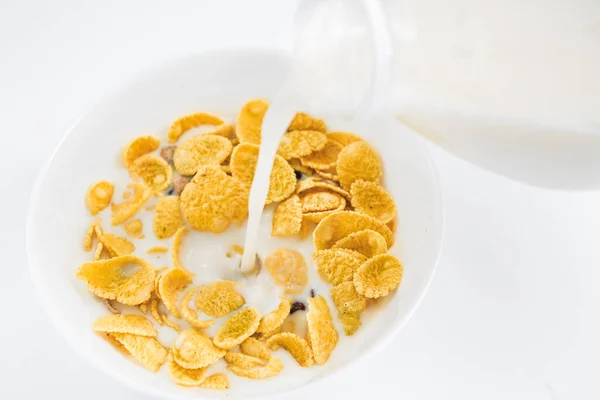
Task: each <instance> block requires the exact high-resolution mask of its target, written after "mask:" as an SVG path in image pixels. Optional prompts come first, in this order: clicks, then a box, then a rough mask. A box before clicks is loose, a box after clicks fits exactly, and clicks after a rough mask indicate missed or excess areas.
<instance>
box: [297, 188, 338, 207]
mask: <svg viewBox="0 0 600 400" xmlns="http://www.w3.org/2000/svg"><path fill="white" fill-rule="evenodd" d="M301 200H302V212H303V213H312V212H320V211H331V210H336V209H338V208H339V207H340V205H342V204H343V206H342V207H345V206H346V200H345V199H344V198H343V197H342V196H341V195H339V194H338V193H335V192H328V191H325V190H319V191H316V190H315V191H311V192H309V193H306V194H303V195H302V197H301ZM342 209H343V208H342Z"/></svg>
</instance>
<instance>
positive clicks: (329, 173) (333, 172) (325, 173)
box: [316, 168, 340, 182]
mask: <svg viewBox="0 0 600 400" xmlns="http://www.w3.org/2000/svg"><path fill="white" fill-rule="evenodd" d="M316 173H317V174H318V175H319V176H320V177H322V178H325V179H329V180H330V181H334V182H339V181H340V177H339V175H338V174H337V169H336V168H329V169H320V170H318V171H316Z"/></svg>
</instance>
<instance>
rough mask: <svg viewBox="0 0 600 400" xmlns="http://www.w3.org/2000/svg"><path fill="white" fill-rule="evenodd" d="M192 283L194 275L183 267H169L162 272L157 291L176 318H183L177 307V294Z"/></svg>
mask: <svg viewBox="0 0 600 400" xmlns="http://www.w3.org/2000/svg"><path fill="white" fill-rule="evenodd" d="M190 283H192V275H191V274H190V273H189V272H187V271H186V270H184V269H182V268H169V269H168V270H167V271H165V272H163V273H162V274H161V278H160V280H159V281H158V290H157V291H156V293H157V294H158V295H159V297H160V298H161V300H162V301H163V303H164V305H165V307H167V310H169V312H170V313H171V314H173V316H174V317H175V318H181V312H180V311H179V309H178V308H177V294H178V292H179V291H181V290H183V289H185V288H186V287H187V286H188V285H189V284H190Z"/></svg>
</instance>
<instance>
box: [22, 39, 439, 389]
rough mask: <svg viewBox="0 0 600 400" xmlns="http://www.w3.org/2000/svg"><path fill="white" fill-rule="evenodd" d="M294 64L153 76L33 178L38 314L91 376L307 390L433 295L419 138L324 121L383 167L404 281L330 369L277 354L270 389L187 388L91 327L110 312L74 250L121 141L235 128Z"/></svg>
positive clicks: (434, 191)
mask: <svg viewBox="0 0 600 400" xmlns="http://www.w3.org/2000/svg"><path fill="white" fill-rule="evenodd" d="M289 66H290V59H289V58H288V56H287V55H286V54H285V53H280V52H276V51H269V50H227V51H225V50H224V51H214V52H208V53H203V54H199V55H196V56H191V57H188V58H185V59H181V60H178V61H177V62H174V63H172V64H170V65H167V66H165V67H162V68H159V69H156V70H153V71H151V72H150V73H148V74H146V75H144V76H142V77H140V78H138V79H137V80H136V81H135V82H133V83H132V84H130V85H129V86H127V87H125V88H123V89H122V90H120V91H119V92H118V93H115V94H114V95H112V96H111V97H110V98H107V99H105V100H104V101H103V102H101V103H100V104H98V105H97V106H96V107H95V108H93V110H91V112H90V113H88V114H87V115H85V116H83V117H82V118H81V119H79V120H78V121H77V123H76V124H75V125H74V126H73V127H72V128H71V129H70V130H69V132H68V133H67V134H66V135H65V137H64V138H63V139H62V141H61V143H60V144H59V146H58V147H57V149H56V151H55V152H54V155H53V156H52V158H51V160H50V161H49V162H48V164H47V165H46V167H45V168H44V170H43V171H42V173H41V174H40V176H39V178H38V181H37V184H36V186H35V190H34V192H33V195H32V199H31V205H30V211H29V216H28V220H27V244H28V257H29V264H30V271H31V276H32V278H33V281H34V283H35V286H36V289H37V293H38V295H39V297H40V299H41V301H42V303H43V306H44V308H45V310H46V312H47V313H48V315H49V316H50V319H51V320H52V322H53V324H54V325H55V326H56V327H57V329H58V331H59V332H60V333H61V334H62V336H63V337H64V338H65V340H66V341H67V342H68V343H69V344H70V345H71V346H72V348H74V349H75V350H76V351H77V352H78V353H79V354H81V355H82V356H83V357H84V358H86V359H87V360H89V361H90V362H91V363H92V364H93V365H95V366H96V367H97V368H98V369H100V370H102V371H103V372H105V373H107V374H108V375H110V376H112V377H114V378H116V379H117V380H119V381H121V382H123V383H125V384H127V385H129V386H131V387H132V388H134V389H136V390H139V391H141V392H144V393H146V394H149V395H154V396H159V397H164V398H172V399H187V398H190V399H191V398H199V397H200V398H202V397H206V398H213V397H228V398H247V397H259V396H260V397H263V398H264V397H268V396H274V395H280V394H282V393H283V392H286V391H290V390H298V389H300V388H306V387H309V386H310V385H308V383H309V382H316V381H318V380H320V379H322V378H324V377H326V376H329V375H330V374H332V373H335V372H337V371H340V370H342V369H343V368H344V367H346V366H349V365H351V364H353V363H355V362H359V361H360V362H369V361H368V360H367V359H366V356H367V355H369V354H373V353H374V352H375V351H377V350H379V349H382V348H384V347H385V346H386V345H387V344H388V343H389V342H390V341H392V340H393V339H394V338H395V337H396V335H397V334H398V332H399V331H400V330H401V329H402V327H403V326H404V325H405V324H406V323H407V321H408V320H409V319H410V317H411V315H412V314H413V313H414V311H415V310H416V309H417V307H418V305H419V303H420V302H421V300H422V298H423V296H424V294H425V292H426V290H427V288H428V286H429V283H430V281H431V278H432V276H433V273H434V270H435V267H436V263H437V259H438V254H439V251H440V247H441V241H442V229H443V216H442V203H441V195H440V191H439V187H438V182H437V176H436V173H435V171H434V168H433V165H432V163H431V161H430V159H429V155H428V153H427V150H426V149H425V147H424V145H423V144H422V142H421V139H420V138H418V137H417V135H415V134H414V133H413V132H411V131H410V130H409V129H408V128H407V127H405V126H403V125H401V124H400V123H399V122H397V121H396V120H395V119H393V118H389V119H379V120H377V121H375V122H373V121H370V122H361V123H355V122H348V121H343V120H335V119H331V118H326V119H327V123H328V125H330V126H331V127H333V128H334V129H336V130H345V131H350V132H355V133H357V134H359V135H360V136H362V137H364V138H365V139H366V140H367V141H368V142H369V144H370V145H371V146H372V147H373V148H374V149H375V150H376V151H377V152H378V153H379V155H380V157H381V159H382V162H383V167H384V169H385V175H384V176H385V182H384V183H385V186H386V188H387V190H388V191H389V193H390V194H391V195H392V196H393V197H394V199H395V201H396V205H397V209H398V229H397V231H396V234H395V244H394V246H393V247H392V248H391V249H390V250H389V252H390V253H391V254H393V255H395V256H396V257H398V258H399V259H400V260H401V261H402V263H403V265H404V276H403V279H402V283H401V285H400V287H399V288H398V289H397V291H396V292H395V293H394V294H393V295H391V296H389V297H387V298H386V299H385V300H384V301H380V302H378V304H377V306H376V307H374V310H372V312H370V314H369V315H368V316H367V318H365V321H364V324H363V326H362V327H361V329H360V330H359V331H358V332H357V333H356V334H355V335H354V336H352V337H345V336H344V335H343V332H341V333H340V341H339V343H338V346H337V348H336V349H335V350H334V352H333V353H332V354H331V357H330V359H329V361H328V362H327V363H326V364H325V365H322V366H317V367H311V368H300V367H298V366H297V365H293V364H294V360H293V359H292V358H291V357H289V356H288V355H287V354H285V355H282V356H281V359H282V360H283V361H284V365H285V368H284V369H283V372H282V373H281V374H280V375H279V376H277V377H274V378H271V379H269V380H264V381H249V380H244V379H241V378H238V377H233V378H231V388H230V389H228V390H226V391H208V390H206V389H199V388H185V387H179V386H176V385H175V384H173V383H172V382H171V381H170V379H169V377H168V376H167V374H166V372H165V371H164V369H165V368H164V367H163V370H161V371H159V373H157V374H154V373H152V372H150V371H147V370H145V369H143V368H141V367H140V366H139V365H136V363H134V362H132V361H131V360H128V359H127V358H125V357H123V356H122V355H121V354H119V353H118V352H116V351H111V349H110V346H109V345H108V344H107V343H106V342H105V341H104V340H102V339H101V338H100V337H99V336H98V335H96V334H95V333H94V332H93V331H92V329H91V328H90V327H91V324H92V322H93V321H94V320H96V319H97V318H98V317H100V316H102V315H105V314H106V313H107V312H106V309H105V308H104V307H103V305H102V304H101V303H100V302H99V301H97V299H95V298H94V297H93V296H91V295H90V293H89V292H88V290H87V289H86V287H85V284H84V283H83V282H81V281H79V280H78V279H76V277H75V270H76V268H77V267H78V266H79V265H80V264H82V263H83V262H85V261H86V260H87V259H88V258H89V255H86V253H85V252H84V251H83V248H82V246H81V243H82V241H83V235H84V232H85V230H86V228H87V226H88V225H89V219H90V217H89V215H88V212H87V209H86V207H85V201H84V194H85V192H86V191H87V189H88V187H89V185H90V184H91V183H92V182H96V181H99V180H101V179H110V180H112V181H113V182H114V183H115V186H116V187H117V188H123V187H124V186H125V185H126V183H127V181H128V176H127V174H125V173H123V172H122V171H121V169H122V166H121V155H120V149H122V148H123V146H124V145H125V143H127V142H129V141H130V140H132V139H133V138H135V137H137V136H139V135H142V134H154V135H157V136H160V137H161V138H164V137H165V135H166V132H167V129H168V127H169V125H170V123H171V122H172V121H174V120H175V119H176V118H178V117H179V116H181V115H185V114H189V113H192V112H196V111H199V110H202V111H209V112H211V113H215V114H217V115H221V116H224V117H226V118H228V119H230V120H232V121H233V120H235V118H236V114H237V112H238V110H239V109H240V107H241V106H242V105H243V104H244V103H245V102H246V101H247V100H248V99H251V98H257V97H260V98H265V99H272V98H273V97H274V96H275V95H276V94H277V90H278V88H280V87H281V86H282V84H283V82H284V80H285V77H286V73H287V71H288V69H289ZM271 212H272V211H271ZM268 213H269V211H267V212H266V214H267V215H268ZM265 218H267V217H266V216H265ZM267 225H270V224H267ZM146 226H150V225H148V224H146ZM150 230H151V229H150ZM243 232H244V230H243V226H240V227H238V228H237V231H235V232H234V233H232V235H231V236H227V238H228V239H227V240H236V241H238V242H239V243H243V238H244V236H243ZM149 233H151V232H149ZM260 235H261V242H265V244H264V245H262V248H261V247H259V252H260V251H270V250H272V249H273V248H276V247H278V246H281V244H280V243H284V242H277V240H278V239H270V226H268V227H263V226H262V225H261V233H260ZM213 236H214V237H211V238H208V237H201V238H200V239H199V240H198V241H194V244H188V245H187V248H184V249H183V252H184V253H185V254H182V259H183V260H184V261H185V262H190V263H192V262H193V261H194V260H198V259H202V257H203V254H208V253H207V252H211V251H215V249H218V248H219V246H220V245H221V244H220V241H222V239H221V238H220V237H219V236H218V235H213ZM232 238H233V239H232ZM262 238H264V239H262ZM271 242H273V243H274V244H272V243H271ZM309 242H310V240H309ZM158 243H159V242H158V241H156V243H154V244H158ZM139 250H140V251H142V249H139ZM306 251H308V250H306ZM203 252H204V253H203ZM143 254H144V253H143V252H141V253H140V254H139V255H143ZM86 257H88V258H86ZM307 260H308V261H309V268H313V269H314V265H312V263H311V262H310V253H308V256H307ZM154 261H155V266H157V267H158V266H160V265H161V264H162V263H164V264H168V263H170V256H164V257H163V258H162V259H161V258H160V257H158V258H157V259H156V260H154ZM195 272H197V271H195ZM332 313H333V314H335V311H334V310H332ZM288 365H289V366H290V367H289V368H288Z"/></svg>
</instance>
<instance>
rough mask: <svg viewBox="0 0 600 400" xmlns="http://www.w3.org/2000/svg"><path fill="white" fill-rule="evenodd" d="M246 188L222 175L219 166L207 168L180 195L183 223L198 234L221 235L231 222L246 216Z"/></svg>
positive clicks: (232, 178)
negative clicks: (187, 224)
mask: <svg viewBox="0 0 600 400" xmlns="http://www.w3.org/2000/svg"><path fill="white" fill-rule="evenodd" d="M248 196H249V188H248V186H247V185H245V184H244V183H242V182H241V181H239V180H238V179H236V178H235V177H231V176H229V175H227V174H225V173H224V172H223V171H222V170H221V169H220V168H219V167H213V166H207V167H206V168H205V169H204V170H203V171H202V172H198V173H197V174H196V176H194V179H192V181H191V182H190V183H188V184H187V185H186V186H185V189H184V190H183V193H182V194H181V212H182V214H183V218H184V220H185V221H186V222H187V223H189V224H190V225H191V226H192V227H194V228H195V229H197V230H199V231H208V232H213V233H221V232H223V231H225V230H226V229H227V228H228V227H229V225H230V224H231V222H232V221H243V220H244V218H246V215H247V214H248Z"/></svg>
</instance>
